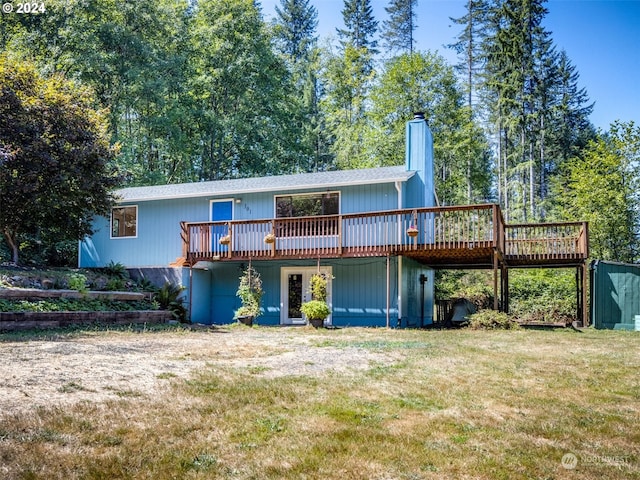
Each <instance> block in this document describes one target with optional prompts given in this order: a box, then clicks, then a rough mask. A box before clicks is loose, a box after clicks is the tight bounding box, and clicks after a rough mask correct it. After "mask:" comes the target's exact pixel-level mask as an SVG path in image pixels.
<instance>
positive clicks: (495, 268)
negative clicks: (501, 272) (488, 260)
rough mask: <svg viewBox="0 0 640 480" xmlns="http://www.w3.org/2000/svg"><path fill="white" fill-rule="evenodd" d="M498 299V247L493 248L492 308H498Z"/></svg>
mask: <svg viewBox="0 0 640 480" xmlns="http://www.w3.org/2000/svg"><path fill="white" fill-rule="evenodd" d="M499 303H500V302H499V299H498V249H497V248H494V249H493V309H494V310H499V308H500V306H499Z"/></svg>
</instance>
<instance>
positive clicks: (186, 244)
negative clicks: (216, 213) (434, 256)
mask: <svg viewBox="0 0 640 480" xmlns="http://www.w3.org/2000/svg"><path fill="white" fill-rule="evenodd" d="M181 226H182V240H183V257H184V258H185V259H187V260H189V261H191V262H195V261H199V260H206V259H209V260H211V259H231V258H239V257H243V258H244V257H252V258H263V257H264V258H267V257H275V256H279V257H296V256H341V255H344V254H348V255H349V256H373V255H384V254H396V253H402V252H406V251H415V250H435V249H458V248H478V247H493V246H499V247H500V248H502V247H503V244H504V222H503V220H502V215H501V214H500V210H499V208H498V207H497V206H495V205H471V206H462V207H434V208H416V209H403V210H389V211H382V212H367V213H357V214H346V215H324V216H312V217H295V218H277V219H266V220H237V221H227V222H198V223H193V222H182V224H181ZM412 229H415V230H414V232H411V231H410V230H412ZM267 236H272V237H273V238H274V241H273V243H268V239H267Z"/></svg>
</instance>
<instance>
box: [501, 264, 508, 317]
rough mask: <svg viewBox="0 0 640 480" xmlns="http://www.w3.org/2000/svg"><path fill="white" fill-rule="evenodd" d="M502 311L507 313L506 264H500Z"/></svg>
mask: <svg viewBox="0 0 640 480" xmlns="http://www.w3.org/2000/svg"><path fill="white" fill-rule="evenodd" d="M501 277H502V295H501V297H502V311H503V312H504V313H509V269H508V268H507V266H506V265H503V266H502V270H501Z"/></svg>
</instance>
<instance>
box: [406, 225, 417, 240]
mask: <svg viewBox="0 0 640 480" xmlns="http://www.w3.org/2000/svg"><path fill="white" fill-rule="evenodd" d="M407 235H409V236H410V237H411V238H415V237H417V236H418V229H417V228H416V227H409V228H407Z"/></svg>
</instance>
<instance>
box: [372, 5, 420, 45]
mask: <svg viewBox="0 0 640 480" xmlns="http://www.w3.org/2000/svg"><path fill="white" fill-rule="evenodd" d="M417 5H418V0H390V2H389V6H388V7H385V11H386V12H387V14H388V15H389V19H388V20H384V21H383V22H382V35H381V37H382V40H383V42H384V46H385V48H386V50H387V51H388V52H390V53H409V54H411V53H413V49H414V46H415V43H416V39H415V37H414V32H415V30H416V28H417V27H418V26H417V24H416V16H417V14H416V10H417Z"/></svg>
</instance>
